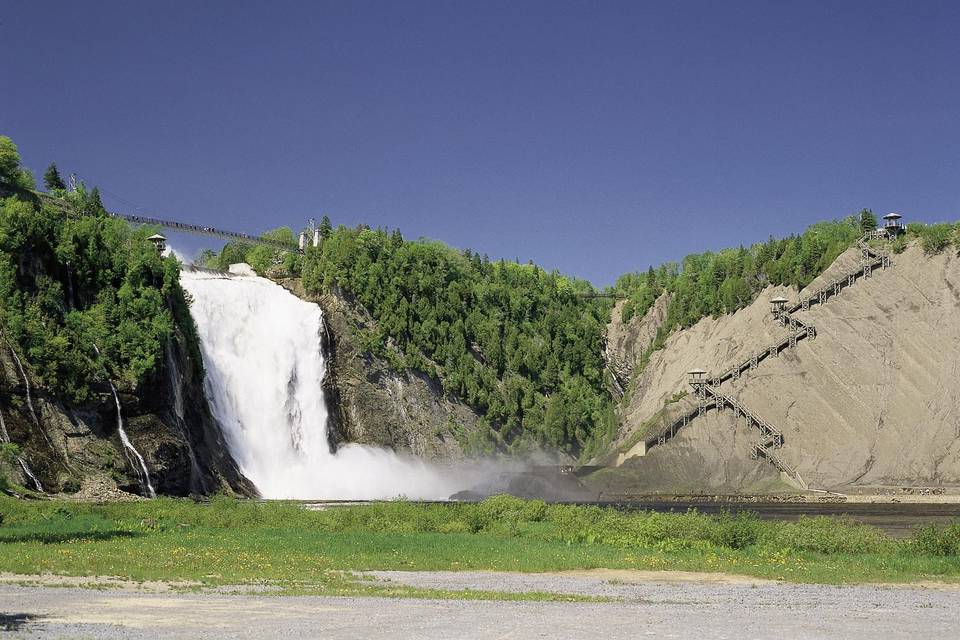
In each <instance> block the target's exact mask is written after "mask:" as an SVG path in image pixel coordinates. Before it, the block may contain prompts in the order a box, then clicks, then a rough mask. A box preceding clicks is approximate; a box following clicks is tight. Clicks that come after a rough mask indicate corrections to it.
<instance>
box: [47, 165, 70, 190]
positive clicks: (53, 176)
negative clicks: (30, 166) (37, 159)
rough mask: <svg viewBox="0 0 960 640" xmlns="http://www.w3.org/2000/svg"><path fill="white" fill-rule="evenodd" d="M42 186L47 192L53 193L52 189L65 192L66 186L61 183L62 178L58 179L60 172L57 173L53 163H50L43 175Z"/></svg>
mask: <svg viewBox="0 0 960 640" xmlns="http://www.w3.org/2000/svg"><path fill="white" fill-rule="evenodd" d="M43 185H44V186H45V187H46V188H47V191H53V190H54V189H59V190H62V191H65V190H66V188H67V185H66V183H65V182H64V181H63V178H61V177H60V172H59V171H57V165H56V163H55V162H51V163H50V166H49V167H47V170H46V172H45V173H44V174H43Z"/></svg>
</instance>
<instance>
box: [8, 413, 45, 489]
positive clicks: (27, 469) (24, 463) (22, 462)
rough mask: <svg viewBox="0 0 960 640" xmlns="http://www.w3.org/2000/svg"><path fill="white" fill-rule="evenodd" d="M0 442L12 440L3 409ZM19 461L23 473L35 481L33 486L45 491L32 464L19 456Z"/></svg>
mask: <svg viewBox="0 0 960 640" xmlns="http://www.w3.org/2000/svg"><path fill="white" fill-rule="evenodd" d="M0 442H4V443H7V442H10V434H9V433H7V423H6V422H5V421H4V419H3V411H0ZM17 462H18V463H20V468H21V469H23V474H24V475H25V476H27V477H28V478H30V481H31V482H32V483H33V486H34V487H35V488H36V489H37V491H41V492H42V491H43V485H42V484H40V481H39V480H38V479H37V476H35V475H34V474H33V470H32V469H31V468H30V465H28V464H27V461H26V460H24V459H23V458H21V457H20V456H17Z"/></svg>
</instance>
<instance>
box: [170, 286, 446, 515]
mask: <svg viewBox="0 0 960 640" xmlns="http://www.w3.org/2000/svg"><path fill="white" fill-rule="evenodd" d="M180 281H181V284H182V285H183V287H184V289H186V290H187V292H189V294H190V296H191V297H192V298H193V302H192V304H191V307H190V311H191V313H192V315H193V318H194V320H195V321H196V324H197V329H198V331H199V335H200V344H201V351H202V353H203V363H204V367H205V369H206V379H205V383H204V384H205V391H206V394H207V398H208V399H209V402H210V406H211V410H212V411H213V414H214V416H215V417H216V419H217V422H218V423H219V425H220V428H221V430H222V431H223V434H224V438H225V439H226V442H227V446H228V448H229V450H230V453H231V455H232V456H233V458H234V460H235V461H236V462H237V465H238V466H239V467H240V470H241V471H242V472H243V474H244V475H245V476H246V477H247V478H248V479H250V481H251V482H253V483H254V485H256V487H257V489H258V490H259V491H260V493H261V495H262V496H263V497H265V498H300V499H377V498H394V497H398V496H405V497H408V498H421V499H445V498H447V497H448V496H449V495H450V494H451V493H453V492H454V491H456V490H458V489H462V488H464V487H462V486H451V484H450V483H449V482H447V481H446V478H445V477H444V476H443V475H442V474H441V473H440V472H439V471H438V470H437V469H435V468H431V467H429V466H427V465H425V464H423V463H422V462H420V461H418V460H416V459H408V458H403V457H400V456H398V455H397V454H395V453H394V452H392V451H389V450H386V449H381V448H377V447H369V446H362V445H358V444H347V445H344V446H341V447H339V448H338V449H337V450H336V451H333V450H332V449H331V446H330V439H329V433H328V424H327V407H326V401H325V398H324V393H323V379H324V376H325V375H326V362H325V361H324V354H323V350H322V348H321V343H322V340H321V339H322V335H323V331H324V329H323V316H322V312H321V311H320V308H319V307H318V306H317V305H315V304H311V303H309V302H305V301H303V300H300V299H299V298H297V297H296V296H294V295H293V294H291V293H290V292H288V291H287V290H286V289H284V288H283V287H281V286H279V285H277V284H275V283H273V282H271V281H269V280H266V279H264V278H258V277H255V276H243V277H231V278H226V277H223V275H216V274H212V273H204V272H201V271H192V270H185V271H183V272H182V273H181V276H180ZM459 480H460V482H463V481H464V479H463V478H460V479H459Z"/></svg>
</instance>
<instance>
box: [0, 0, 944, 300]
mask: <svg viewBox="0 0 960 640" xmlns="http://www.w3.org/2000/svg"><path fill="white" fill-rule="evenodd" d="M958 33H960V2H942V3H937V2H924V1H912V2H908V1H903V2H892V3H889V2H880V1H876V0H873V1H869V2H855V1H852V0H839V1H837V2H830V3H828V2H813V1H804V2H733V1H729V2H727V1H725V2H677V1H670V2H641V1H639V0H635V1H632V2H624V3H618V2H596V1H593V2H560V1H559V0H550V1H548V2H532V1H525V0H511V1H508V2H492V1H487V0H484V1H483V2H466V1H463V2H440V1H437V2H412V1H408V0H391V1H387V2H363V1H347V0H341V1H337V2H283V1H271V2H259V3H254V2H238V1H236V0H233V1H230V2H212V1H203V2H169V1H164V2H159V1H157V2H149V3H148V2H143V1H140V2H103V1H98V2H76V1H71V2H49V1H45V0H31V1H30V2H5V3H3V4H0V59H2V60H3V61H4V64H3V71H2V72H0V133H3V134H6V135H9V136H10V137H12V138H13V139H14V141H15V142H16V143H17V144H18V145H19V146H20V149H21V152H22V155H23V157H24V162H25V164H26V165H27V166H28V167H30V168H32V169H34V171H35V173H36V174H37V175H38V177H39V174H41V173H42V171H43V169H44V168H45V167H46V165H47V164H48V163H49V162H50V161H51V160H55V161H56V162H57V164H58V165H59V166H60V167H61V169H62V170H63V171H64V173H69V172H71V171H74V172H76V173H77V174H79V175H80V176H81V177H83V178H85V179H86V180H87V182H88V183H92V184H98V185H100V186H101V188H103V189H104V190H105V191H106V192H107V193H108V195H111V194H115V195H117V196H120V197H122V198H123V199H124V200H125V201H127V202H121V201H119V200H117V199H115V198H113V197H106V198H105V201H106V203H107V205H108V206H109V207H111V208H124V209H132V208H133V207H132V205H130V204H128V203H133V204H135V205H137V206H139V207H140V209H139V211H140V212H143V213H155V214H158V215H163V216H170V217H174V218H178V219H182V220H184V221H190V222H197V223H201V224H204V225H208V226H218V227H225V228H231V229H237V230H241V231H248V232H259V231H263V230H265V229H267V228H272V227H275V226H279V225H289V226H291V227H294V228H299V227H300V226H302V225H303V224H304V222H305V220H306V219H307V218H309V217H311V216H313V217H319V216H320V215H322V214H324V213H326V214H328V215H329V216H330V218H331V219H332V220H333V222H334V224H338V223H342V224H346V225H351V226H352V225H355V224H357V223H360V222H365V223H367V224H370V225H371V226H378V225H381V226H388V227H399V228H400V229H401V230H402V231H403V233H404V235H405V236H406V237H408V238H415V237H419V236H429V237H432V238H436V239H439V240H443V241H445V242H447V243H449V244H451V245H454V246H458V247H470V248H472V249H475V250H477V251H479V252H481V253H487V254H489V255H490V256H491V258H499V257H504V258H508V259H513V258H520V259H521V260H522V261H526V260H528V259H532V260H534V261H535V262H537V263H539V264H541V265H543V266H545V267H547V268H557V269H560V270H561V271H563V272H565V273H570V274H574V275H578V276H581V277H584V278H587V279H589V280H591V281H593V282H594V283H595V284H597V285H605V284H610V283H612V282H613V280H614V279H615V278H616V277H617V275H619V274H621V273H623V272H626V271H632V270H637V269H646V267H647V265H649V264H658V263H660V262H662V261H664V260H671V259H678V258H680V257H682V256H683V255H685V254H687V253H690V252H694V251H702V250H706V249H719V248H722V247H724V246H730V245H737V244H740V243H744V244H747V243H750V242H754V241H757V240H763V239H765V238H766V237H767V236H768V235H770V234H774V235H784V234H788V233H791V232H795V231H800V230H801V229H803V228H804V227H805V226H806V225H807V224H809V223H811V222H813V221H816V220H820V219H824V218H833V217H839V216H843V215H846V214H848V213H850V212H852V211H854V210H856V209H859V208H861V207H872V208H873V209H874V210H875V211H876V212H878V213H881V214H882V213H886V212H888V211H891V210H892V211H900V212H902V213H904V214H905V215H906V216H907V219H908V220H925V221H938V220H945V219H957V218H958V217H960V215H958V212H960V193H958V189H960V72H958V68H960V36H958ZM176 243H177V244H178V245H180V246H183V247H184V248H186V249H188V250H190V251H195V250H196V249H197V248H198V247H200V246H202V245H204V246H209V245H210V242H209V241H207V242H205V243H204V242H201V241H198V240H190V241H185V240H183V239H177V240H176Z"/></svg>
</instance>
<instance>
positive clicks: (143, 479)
mask: <svg viewBox="0 0 960 640" xmlns="http://www.w3.org/2000/svg"><path fill="white" fill-rule="evenodd" d="M97 353H98V354H99V353H100V352H99V351H97ZM110 391H111V392H113V401H114V402H115V403H116V405H117V433H118V434H119V435H120V442H121V443H123V448H124V449H125V450H126V453H127V460H129V461H130V465H131V466H132V467H133V470H134V471H136V472H137V478H138V479H139V480H140V486H141V488H142V489H143V492H144V493H146V494H147V495H148V496H149V497H151V498H156V497H157V492H156V491H154V490H153V484H151V483H150V472H149V471H147V463H146V461H144V459H143V456H141V455H140V452H139V451H137V448H136V447H134V446H133V443H132V442H130V438H129V437H127V431H126V429H124V428H123V412H122V411H121V408H120V396H119V395H117V388H116V387H115V386H113V383H112V382H110Z"/></svg>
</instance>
